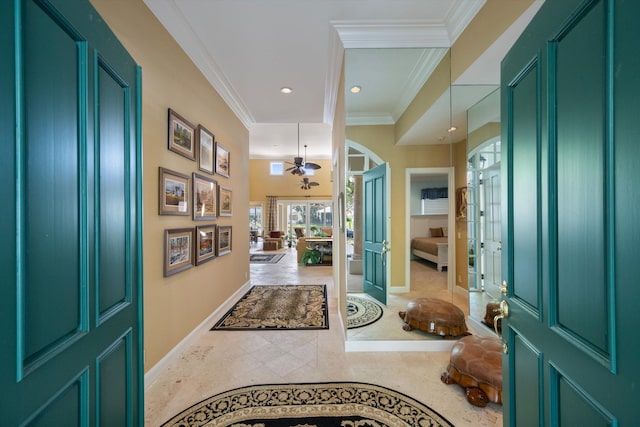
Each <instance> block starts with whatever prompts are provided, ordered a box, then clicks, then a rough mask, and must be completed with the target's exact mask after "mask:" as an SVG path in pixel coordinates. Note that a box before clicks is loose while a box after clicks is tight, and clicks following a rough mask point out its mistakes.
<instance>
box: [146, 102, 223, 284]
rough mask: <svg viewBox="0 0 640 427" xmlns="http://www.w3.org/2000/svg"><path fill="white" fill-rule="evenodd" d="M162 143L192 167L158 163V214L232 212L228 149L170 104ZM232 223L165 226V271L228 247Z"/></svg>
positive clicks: (210, 217) (209, 217)
mask: <svg viewBox="0 0 640 427" xmlns="http://www.w3.org/2000/svg"><path fill="white" fill-rule="evenodd" d="M167 149H168V150H169V151H171V152H174V153H176V154H178V155H180V156H183V157H185V158H187V159H189V160H192V161H193V162H194V168H193V169H196V163H197V171H198V172H195V171H194V170H190V171H175V170H170V169H168V168H164V167H162V166H160V167H159V174H158V176H159V178H158V215H176V216H191V218H192V220H193V221H216V220H218V219H220V218H221V217H231V216H232V214H233V209H232V206H233V192H232V190H231V188H230V187H229V186H228V185H222V184H227V183H226V182H218V179H216V177H221V178H220V179H224V180H228V179H229V178H230V177H231V172H230V171H231V153H230V152H229V150H227V149H226V148H224V146H222V145H221V144H220V143H219V142H218V141H216V138H215V135H214V133H213V132H211V131H209V130H208V129H207V128H206V127H205V126H203V125H202V124H198V125H197V126H194V125H193V124H192V123H191V122H190V121H189V120H187V119H186V118H184V117H183V116H181V115H180V114H178V113H177V112H176V111H174V110H172V109H171V108H169V111H168V136H167ZM231 231H232V227H231V226H230V225H226V224H216V223H208V224H198V225H195V224H194V227H186V228H185V227H181V228H170V229H165V230H164V277H168V276H171V275H174V274H176V273H179V272H181V271H184V270H187V269H189V268H191V267H194V266H198V265H201V264H204V263H205V262H208V261H211V260H213V259H215V258H217V257H220V256H223V255H227V254H230V253H231V241H232V232H231Z"/></svg>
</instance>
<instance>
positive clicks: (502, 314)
mask: <svg viewBox="0 0 640 427" xmlns="http://www.w3.org/2000/svg"><path fill="white" fill-rule="evenodd" d="M507 317H509V304H507V302H506V301H505V300H502V301H500V306H498V315H497V316H496V317H494V318H493V329H494V330H495V331H496V334H497V333H498V320H502V319H505V318H507Z"/></svg>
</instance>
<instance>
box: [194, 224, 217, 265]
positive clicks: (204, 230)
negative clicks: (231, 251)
mask: <svg viewBox="0 0 640 427" xmlns="http://www.w3.org/2000/svg"><path fill="white" fill-rule="evenodd" d="M195 253H196V265H200V264H202V263H205V262H207V261H211V260H212V259H214V258H215V257H216V226H215V224H210V225H201V226H199V227H196V250H195Z"/></svg>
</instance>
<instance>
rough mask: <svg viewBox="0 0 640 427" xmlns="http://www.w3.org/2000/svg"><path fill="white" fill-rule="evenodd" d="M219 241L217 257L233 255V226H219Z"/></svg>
mask: <svg viewBox="0 0 640 427" xmlns="http://www.w3.org/2000/svg"><path fill="white" fill-rule="evenodd" d="M217 228H218V233H217V234H218V241H217V251H216V255H217V256H221V255H226V254H229V253H231V226H230V225H219V226H218V227H217Z"/></svg>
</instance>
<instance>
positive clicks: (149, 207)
mask: <svg viewBox="0 0 640 427" xmlns="http://www.w3.org/2000/svg"><path fill="white" fill-rule="evenodd" d="M92 3H93V4H94V6H95V7H96V9H97V10H98V12H99V13H100V14H101V15H102V17H103V18H104V19H105V21H106V22H107V23H108V24H109V26H110V27H111V29H112V30H113V31H114V32H115V33H116V35H117V37H118V38H119V39H120V41H121V42H122V43H123V44H124V46H125V48H126V49H127V50H128V51H129V53H130V54H131V55H132V56H133V58H134V59H135V60H136V61H137V63H138V64H139V65H141V66H142V89H143V92H142V99H143V104H142V109H143V141H144V142H143V158H144V174H143V180H144V184H143V185H144V187H143V198H144V232H143V233H144V236H143V239H144V334H145V336H144V342H145V351H146V361H145V371H148V370H149V369H150V368H151V367H153V365H155V364H156V363H157V362H158V361H159V360H160V359H161V358H162V357H163V356H165V355H166V354H167V353H168V352H169V351H170V350H171V349H172V348H173V347H174V346H176V345H177V344H178V343H179V342H180V341H181V340H182V339H183V338H185V337H186V336H187V335H188V334H189V333H190V332H191V331H192V330H193V329H194V328H196V327H197V326H198V325H199V324H200V323H201V322H202V321H203V320H204V319H205V318H206V317H207V316H209V315H210V314H211V313H212V312H213V311H214V310H215V309H216V308H218V307H219V306H220V305H221V304H223V303H224V302H225V300H226V299H227V298H229V297H230V296H231V295H232V294H233V293H234V292H235V291H236V290H237V289H238V288H240V287H241V286H242V285H243V284H244V283H245V281H246V280H247V274H248V271H249V262H248V258H247V253H248V252H249V236H248V226H247V225H248V209H247V206H248V200H249V183H248V180H247V179H246V171H247V170H248V167H249V162H248V158H249V153H248V147H249V144H248V141H249V132H248V131H247V129H246V128H245V127H244V126H243V125H242V123H241V122H240V121H239V120H238V119H237V118H236V116H235V115H234V114H233V113H232V111H231V110H230V109H229V108H228V107H227V105H226V104H225V102H224V101H223V100H222V99H221V98H220V96H219V95H218V94H217V93H216V91H215V90H214V89H213V88H212V87H211V85H210V84H209V83H208V82H207V80H206V79H205V78H204V77H203V76H202V74H201V73H200V72H199V71H198V70H197V68H196V67H195V65H194V64H193V63H192V62H191V61H190V60H189V58H188V57H187V56H186V54H185V53H184V52H183V51H182V49H180V47H179V46H178V45H177V44H176V42H175V41H174V40H173V38H171V37H170V36H169V34H168V33H167V32H166V31H165V30H164V28H163V27H162V25H160V23H159V22H158V21H157V20H156V18H155V17H154V16H153V15H152V14H151V12H150V11H149V10H148V8H147V7H146V6H145V5H144V4H143V2H142V0H126V1H125V0H92ZM168 108H172V109H174V110H175V111H176V112H178V113H179V114H180V115H182V116H183V117H184V118H186V119H187V120H189V121H191V122H192V123H193V124H194V125H197V124H202V125H203V126H205V127H206V128H207V129H209V130H210V131H212V132H213V133H214V134H215V138H216V140H218V141H220V143H221V144H222V145H224V146H225V148H227V149H228V150H229V151H230V152H231V168H230V171H231V178H229V179H227V178H224V177H222V176H219V175H218V176H215V177H214V178H215V179H216V180H217V181H218V183H219V184H220V185H223V186H226V187H230V188H231V189H232V191H233V216H232V217H230V218H229V217H224V218H219V219H218V220H217V221H193V220H192V219H191V217H180V216H160V215H158V167H159V166H162V167H165V168H169V169H172V170H175V171H177V172H181V173H184V174H188V175H191V173H192V172H197V171H198V167H197V163H196V162H193V161H191V160H188V159H186V158H184V157H181V156H179V155H177V154H175V153H173V152H171V151H169V150H167V110H168ZM243 172H245V173H243ZM209 223H216V224H218V225H231V226H233V236H232V237H233V241H232V253H231V254H229V255H226V256H223V257H219V258H216V259H214V260H212V261H209V262H207V263H204V264H202V265H200V266H197V267H195V266H194V267H193V268H191V269H189V270H186V271H183V272H180V273H178V274H175V275H173V276H170V277H168V278H164V277H163V242H164V230H165V229H172V228H183V227H189V228H193V227H196V226H197V225H199V224H209Z"/></svg>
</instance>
